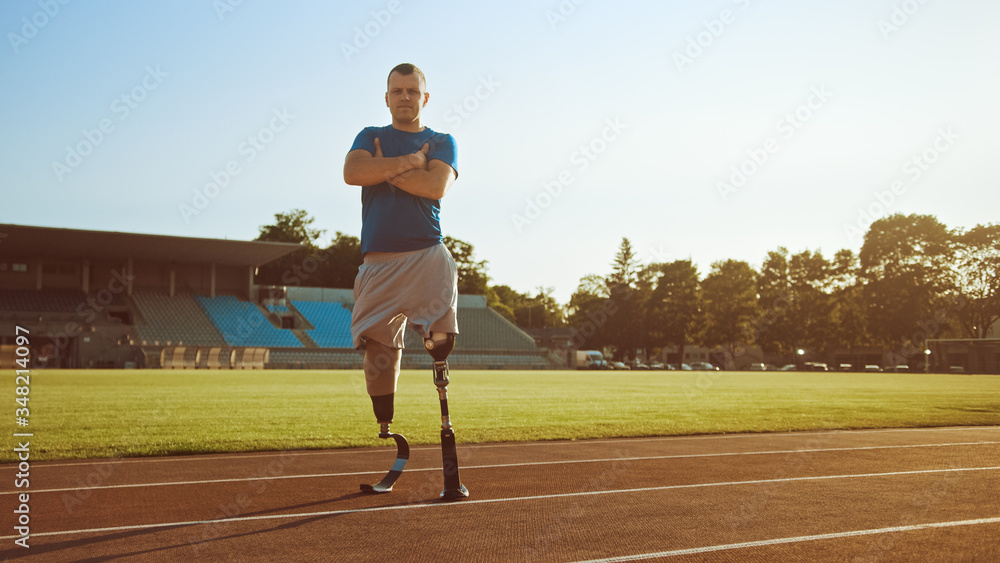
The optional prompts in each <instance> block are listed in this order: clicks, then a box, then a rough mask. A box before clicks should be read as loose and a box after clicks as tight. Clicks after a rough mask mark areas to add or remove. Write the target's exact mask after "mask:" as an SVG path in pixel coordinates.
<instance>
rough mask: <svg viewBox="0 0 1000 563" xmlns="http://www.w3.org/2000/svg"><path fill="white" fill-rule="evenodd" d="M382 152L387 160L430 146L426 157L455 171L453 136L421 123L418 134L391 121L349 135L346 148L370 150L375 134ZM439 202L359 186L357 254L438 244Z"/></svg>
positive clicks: (393, 189) (390, 188)
mask: <svg viewBox="0 0 1000 563" xmlns="http://www.w3.org/2000/svg"><path fill="white" fill-rule="evenodd" d="M376 137H378V140H379V144H380V145H381V146H382V156H384V157H386V158H392V157H396V156H402V155H405V154H411V153H415V152H417V151H418V150H420V147H422V146H423V145H424V143H428V144H430V147H429V150H428V151H427V161H428V162H430V161H431V160H440V161H442V162H444V163H445V164H447V165H449V166H451V167H452V168H453V169H455V173H456V174H458V160H457V152H456V150H455V139H454V137H452V136H451V135H448V134H447V133H437V132H435V131H432V130H431V129H430V128H429V127H425V128H424V130H423V131H420V132H419V133H410V132H408V131H400V130H399V129H396V128H394V127H393V126H392V125H386V126H385V127H365V128H364V129H363V130H362V131H361V132H360V133H358V136H357V137H356V138H355V139H354V145H352V146H351V150H352V151H353V150H356V149H364V150H366V151H368V152H370V153H372V154H373V155H374V154H375V138H376ZM440 214H441V200H439V199H427V198H424V197H418V196H415V195H412V194H409V193H407V192H405V191H403V190H401V189H399V188H397V187H396V186H393V185H392V184H390V183H388V182H382V183H381V184H377V185H374V186H363V187H362V188H361V253H362V254H364V253H366V252H408V251H411V250H420V249H421V248H427V247H430V246H434V245H435V244H439V243H440V242H441V241H442V240H443V237H442V236H441V220H440Z"/></svg>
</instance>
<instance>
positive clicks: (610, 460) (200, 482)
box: [0, 441, 1000, 496]
mask: <svg viewBox="0 0 1000 563" xmlns="http://www.w3.org/2000/svg"><path fill="white" fill-rule="evenodd" d="M988 444H1000V442H986V441H983V442H957V443H952V444H903V445H896V446H856V447H852V448H814V449H800V450H768V451H760V452H721V453H711V454H675V455H655V456H636V457H608V458H598V459H566V460H553V461H526V462H522V463H496V464H489V465H468V466H465V465H463V466H462V467H461V468H462V469H463V470H471V469H499V468H506V467H531V466H537V465H569V464H575V463H615V462H623V461H652V460H663V459H689V458H702V457H732V456H751V455H782V454H784V455H790V454H806V453H823V452H851V451H863V450H895V449H912V448H946V447H957V446H981V445H988ZM440 469H441V468H440V467H424V468H417V469H407V470H406V472H407V473H415V472H420V471H439V470H440ZM383 471H384V470H383ZM383 471H378V470H376V471H353V472H348V473H307V474H304V475H277V476H269V475H268V476H258V477H234V478H229V479H203V480H197V481H168V482H163V483H127V484H122V485H98V486H96V487H65V488H60V489H37V490H34V491H32V492H33V493H36V494H41V493H62V492H69V491H92V490H98V489H129V488H137V487H168V486H175V485H205V484H209V483H242V482H247V481H254V482H256V481H271V480H279V479H314V478H320V477H350V476H353V475H377V474H379V473H382V472H383ZM19 492H22V491H16V490H15V491H0V496H3V495H15V494H18V493H19Z"/></svg>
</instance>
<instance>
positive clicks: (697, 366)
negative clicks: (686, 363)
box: [691, 362, 719, 371]
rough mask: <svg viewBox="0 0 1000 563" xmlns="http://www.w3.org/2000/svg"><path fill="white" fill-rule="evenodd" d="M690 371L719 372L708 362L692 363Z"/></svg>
mask: <svg viewBox="0 0 1000 563" xmlns="http://www.w3.org/2000/svg"><path fill="white" fill-rule="evenodd" d="M691 369H693V370H695V371H719V368H717V367H715V366H713V365H712V364H710V363H708V362H694V363H692V364H691Z"/></svg>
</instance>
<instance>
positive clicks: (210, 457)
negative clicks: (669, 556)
mask: <svg viewBox="0 0 1000 563" xmlns="http://www.w3.org/2000/svg"><path fill="white" fill-rule="evenodd" d="M964 430H987V431H1000V426H940V427H932V428H877V429H868V428H858V429H843V430H819V431H809V430H805V431H796V432H743V433H737V434H690V435H685V436H655V437H646V438H629V437H623V438H612V439H603V440H588V439H583V440H553V441H544V442H503V443H495V444H462V449H463V450H465V449H473V450H476V449H491V448H523V447H537V446H544V447H551V446H579V445H581V444H623V443H631V442H674V441H691V440H725V439H740V438H781V437H785V438H789V437H790V438H794V437H798V436H827V435H831V434H839V435H852V434H853V435H858V434H885V433H900V432H905V433H912V432H947V431H964ZM386 449H389V448H384V447H381V446H376V447H371V448H348V449H339V450H289V451H277V452H259V453H240V452H229V453H215V454H187V455H179V456H154V457H135V458H131V457H130V458H101V459H89V460H81V461H64V462H51V463H50V462H44V461H41V462H36V463H35V464H33V465H34V466H35V467H36V469H47V468H49V467H77V466H79V467H89V466H92V465H101V464H108V463H114V464H116V465H117V464H125V463H174V462H180V461H215V460H219V459H226V460H240V459H253V458H260V457H287V456H315V455H338V454H339V455H345V454H350V455H356V454H359V453H383V452H384V451H385V450H386ZM437 449H440V446H437V445H425V446H410V451H420V450H437ZM8 469H10V470H13V469H17V463H16V462H6V463H4V464H3V465H0V471H3V470H8Z"/></svg>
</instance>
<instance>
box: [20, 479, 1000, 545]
mask: <svg viewBox="0 0 1000 563" xmlns="http://www.w3.org/2000/svg"><path fill="white" fill-rule="evenodd" d="M997 470H1000V466H994V467H964V468H959V469H954V468H953V469H923V470H919V471H890V472H887V473H860V474H854V475H821V476H815V477H785V478H781V479H752V480H749V481H726V482H718V483H695V484H689V485H664V486H660V487H643V488H636V489H615V490H610V491H582V492H578V493H555V494H548V495H530V496H524V497H506V498H495V499H474V500H464V501H462V502H458V503H443V502H428V503H421V504H403V505H393V506H376V507H372V508H354V509H349V510H324V511H321V512H294V513H290V514H266V515H260V516H235V517H231V518H218V519H215V520H192V521H188V522H164V523H159V524H133V525H129V526H112V527H108V528H89V529H83V530H60V531H55V532H36V533H33V534H31V535H32V536H65V535H73V534H96V533H104V532H123V531H128V530H147V529H153V528H175V527H178V526H194V525H199V524H220V523H228V522H251V521H259V520H287V519H289V518H315V517H320V516H341V515H344V514H359V513H364V512H382V511H388V510H413V509H417V508H435V507H438V508H440V507H461V506H470V505H474V504H493V503H502V502H522V501H531V500H549V499H555V498H574V497H586V496H598V495H620V494H630V493H649V492H653V491H669V490H678V489H699V488H709V487H733V486H741V485H762V484H765V483H792V482H803V481H831V480H835V479H862V478H871V477H894V476H899V475H928V474H934V473H959V472H971V471H997ZM17 537H20V536H0V540H6V539H12V538H17Z"/></svg>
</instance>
